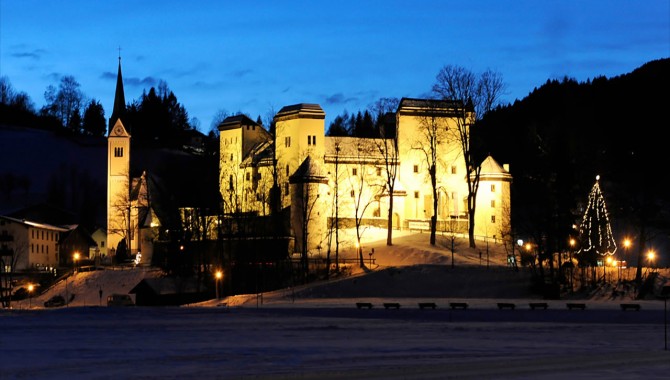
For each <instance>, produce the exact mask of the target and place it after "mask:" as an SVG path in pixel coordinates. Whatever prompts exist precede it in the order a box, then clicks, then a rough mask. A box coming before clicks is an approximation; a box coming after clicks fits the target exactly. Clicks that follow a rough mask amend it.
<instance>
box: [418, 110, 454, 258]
mask: <svg viewBox="0 0 670 380" xmlns="http://www.w3.org/2000/svg"><path fill="white" fill-rule="evenodd" d="M440 103H441V102H440V101H438V100H426V101H425V105H426V111H425V113H424V114H423V115H422V116H420V117H419V130H418V136H416V138H415V140H414V142H413V143H412V149H414V150H417V151H419V152H421V155H422V159H423V161H424V163H425V164H426V167H427V168H428V176H429V178H430V186H431V190H432V195H433V197H432V203H433V212H432V215H431V217H430V245H435V235H436V230H437V206H438V202H437V200H438V184H437V178H438V172H437V171H438V166H441V158H440V157H441V155H443V153H444V152H442V147H443V146H444V145H445V143H446V142H447V140H448V137H449V133H448V131H449V126H448V124H447V121H446V119H445V118H444V117H443V115H442V114H441V112H440Z"/></svg>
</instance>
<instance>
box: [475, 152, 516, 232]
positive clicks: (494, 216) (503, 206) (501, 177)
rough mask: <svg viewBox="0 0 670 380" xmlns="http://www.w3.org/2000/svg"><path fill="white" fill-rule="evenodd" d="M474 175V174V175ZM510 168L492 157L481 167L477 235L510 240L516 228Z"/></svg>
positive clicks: (476, 212) (476, 219)
mask: <svg viewBox="0 0 670 380" xmlns="http://www.w3.org/2000/svg"><path fill="white" fill-rule="evenodd" d="M473 175H474V174H473ZM511 183H512V175H511V174H510V173H509V166H508V165H503V166H500V164H498V163H497V162H496V160H494V159H493V157H491V156H488V157H486V159H485V160H484V161H483V162H482V164H481V172H480V174H479V189H478V191H477V205H476V210H475V235H476V236H486V237H494V238H495V239H500V238H509V235H510V233H511V229H512V217H511V214H512V205H511V203H510V200H511V193H510V188H511Z"/></svg>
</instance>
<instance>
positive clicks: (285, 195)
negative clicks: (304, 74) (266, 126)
mask: <svg viewBox="0 0 670 380" xmlns="http://www.w3.org/2000/svg"><path fill="white" fill-rule="evenodd" d="M325 119H326V113H325V112H323V109H322V108H321V106H319V105H318V104H308V103H300V104H295V105H291V106H286V107H283V108H282V109H281V110H279V112H278V113H277V115H276V116H275V122H276V127H275V128H276V130H275V134H276V136H277V137H276V143H275V151H276V153H275V154H276V157H275V159H276V160H277V168H278V177H279V180H278V182H279V184H280V186H281V187H282V189H281V194H282V197H281V198H282V202H281V203H282V206H283V207H286V206H288V205H289V204H290V203H291V197H290V195H289V181H288V179H289V177H290V176H291V175H292V174H293V173H294V172H295V171H296V170H297V169H298V166H300V165H301V164H302V163H303V161H304V160H305V159H306V158H307V157H308V156H311V157H312V159H313V160H316V161H317V162H323V160H324V155H325V144H324V141H325V139H324V135H325Z"/></svg>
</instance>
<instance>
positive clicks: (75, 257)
mask: <svg viewBox="0 0 670 380" xmlns="http://www.w3.org/2000/svg"><path fill="white" fill-rule="evenodd" d="M72 258H73V261H72V262H73V265H74V268H73V272H76V271H77V260H79V252H75V253H74V255H72Z"/></svg>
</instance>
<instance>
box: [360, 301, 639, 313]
mask: <svg viewBox="0 0 670 380" xmlns="http://www.w3.org/2000/svg"><path fill="white" fill-rule="evenodd" d="M383 305H384V308H385V309H400V303H398V302H385V303H383ZM417 305H418V306H419V309H436V308H437V304H435V303H434V302H419V303H418V304H417ZM528 306H529V307H530V308H531V309H532V310H535V309H544V310H546V309H547V308H549V304H547V303H546V302H530V303H528ZM565 306H566V307H567V308H568V309H569V310H573V309H579V310H585V309H586V304H585V303H574V302H569V303H566V304H565ZM356 307H357V308H358V309H372V303H371V302H356ZM449 307H450V308H452V309H463V310H465V309H467V308H468V304H467V303H466V302H450V303H449ZM515 308H516V304H514V303H510V302H498V309H500V310H503V309H510V310H514V309H515ZM621 310H623V311H626V310H635V311H640V304H638V303H622V304H621Z"/></svg>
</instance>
